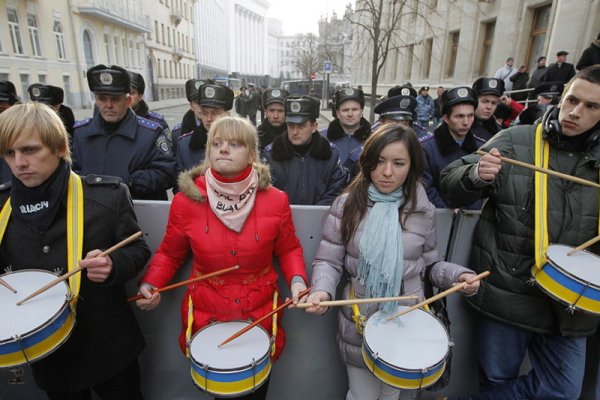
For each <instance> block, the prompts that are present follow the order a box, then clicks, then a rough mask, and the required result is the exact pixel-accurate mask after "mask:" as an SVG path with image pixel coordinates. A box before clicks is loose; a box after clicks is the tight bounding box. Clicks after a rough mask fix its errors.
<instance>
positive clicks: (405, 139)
mask: <svg viewBox="0 0 600 400" xmlns="http://www.w3.org/2000/svg"><path fill="white" fill-rule="evenodd" d="M398 141H399V142H402V143H404V144H405V145H406V149H407V150H408V154H409V156H410V169H409V172H408V176H407V177H406V181H405V182H404V185H402V192H403V194H404V199H405V201H404V203H403V204H402V205H401V206H400V210H399V211H400V215H402V211H403V210H404V206H405V205H406V204H408V203H410V204H411V208H410V210H408V212H409V213H410V212H412V211H414V209H415V205H416V200H417V184H418V183H419V180H420V179H421V176H422V175H423V165H424V161H423V151H422V150H421V145H420V144H419V141H418V140H417V135H416V134H415V132H414V131H413V130H412V129H410V128H407V127H405V126H402V125H400V124H398V123H389V124H385V125H383V126H381V127H379V129H377V130H376V131H375V132H373V133H372V134H371V136H370V137H369V138H368V139H367V140H366V141H365V143H364V146H363V149H362V152H361V153H360V156H359V158H358V162H359V165H360V170H359V173H358V175H356V177H355V178H354V180H353V181H352V183H351V184H350V185H349V186H348V187H347V188H346V190H345V191H344V192H345V193H347V194H348V198H347V199H346V202H345V203H344V209H343V211H342V241H343V242H344V243H348V242H349V241H350V240H351V239H352V236H354V234H355V233H356V229H357V228H358V224H359V223H360V221H361V220H362V219H363V217H364V216H365V213H366V212H367V207H368V200H369V195H368V189H369V185H370V184H371V183H373V182H372V181H371V171H373V170H374V169H375V168H376V167H377V163H378V162H379V156H380V154H381V152H382V151H383V149H384V147H385V146H387V145H388V144H390V143H393V142H398ZM399 222H400V224H401V225H402V224H403V222H404V221H402V219H401V220H400V221H399Z"/></svg>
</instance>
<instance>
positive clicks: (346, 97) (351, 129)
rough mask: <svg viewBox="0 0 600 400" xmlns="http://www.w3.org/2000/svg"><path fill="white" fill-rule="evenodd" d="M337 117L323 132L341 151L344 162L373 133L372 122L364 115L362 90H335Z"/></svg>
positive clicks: (341, 159)
mask: <svg viewBox="0 0 600 400" xmlns="http://www.w3.org/2000/svg"><path fill="white" fill-rule="evenodd" d="M334 102H335V110H336V111H335V115H336V118H335V119H334V120H333V121H331V122H330V123H329V126H328V127H327V129H326V130H325V129H322V130H321V134H322V135H324V136H326V137H327V139H328V140H329V141H330V142H331V143H333V144H334V145H335V147H336V149H337V150H338V151H339V153H340V161H341V162H342V164H343V163H344V162H346V159H347V158H348V156H349V155H350V152H352V150H354V149H356V148H357V147H359V146H360V145H361V144H362V143H363V142H364V141H365V140H366V139H367V138H368V137H369V135H370V134H371V124H370V123H369V121H367V120H366V119H365V118H364V117H363V111H364V108H365V95H364V93H363V91H362V90H359V89H354V88H342V89H339V90H338V91H337V92H335V96H334Z"/></svg>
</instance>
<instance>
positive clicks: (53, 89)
mask: <svg viewBox="0 0 600 400" xmlns="http://www.w3.org/2000/svg"><path fill="white" fill-rule="evenodd" d="M27 91H28V92H29V98H30V99H31V101H38V102H40V103H44V104H48V105H51V106H56V105H58V104H60V107H59V109H58V115H59V116H60V119H61V120H62V122H63V125H64V126H65V129H66V130H67V134H68V135H69V146H71V144H72V143H73V133H74V131H75V128H74V127H73V126H74V125H75V115H74V114H73V110H71V109H70V108H69V107H67V106H65V105H64V104H62V102H63V101H64V100H65V91H64V90H63V89H62V88H60V87H58V86H52V85H44V84H41V83H34V84H33V85H31V86H29V87H28V88H27Z"/></svg>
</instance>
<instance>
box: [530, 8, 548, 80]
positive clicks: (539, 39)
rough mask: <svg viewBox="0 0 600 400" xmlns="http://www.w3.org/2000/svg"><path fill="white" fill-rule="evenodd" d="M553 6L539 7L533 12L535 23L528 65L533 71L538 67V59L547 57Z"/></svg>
mask: <svg viewBox="0 0 600 400" xmlns="http://www.w3.org/2000/svg"><path fill="white" fill-rule="evenodd" d="M550 8H551V5H547V6H543V7H538V8H536V9H535V10H534V11H533V23H532V24H531V33H530V34H529V45H528V46H527V55H526V57H525V59H526V60H527V65H528V66H529V69H531V70H533V69H534V68H535V67H536V65H537V59H538V58H539V57H541V56H545V54H544V53H545V52H544V44H545V42H546V34H547V33H548V24H549V21H550Z"/></svg>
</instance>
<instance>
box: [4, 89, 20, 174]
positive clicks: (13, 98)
mask: <svg viewBox="0 0 600 400" xmlns="http://www.w3.org/2000/svg"><path fill="white" fill-rule="evenodd" d="M19 101H20V99H19V96H17V90H16V89H15V85H13V83H12V82H10V81H0V102H6V103H8V104H9V105H11V106H12V105H14V104H16V103H18V102H19ZM0 112H1V111H0ZM11 176H12V172H11V171H10V168H9V167H8V164H6V163H5V162H4V159H2V158H0V183H4V182H8V181H9V180H10V178H11Z"/></svg>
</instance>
